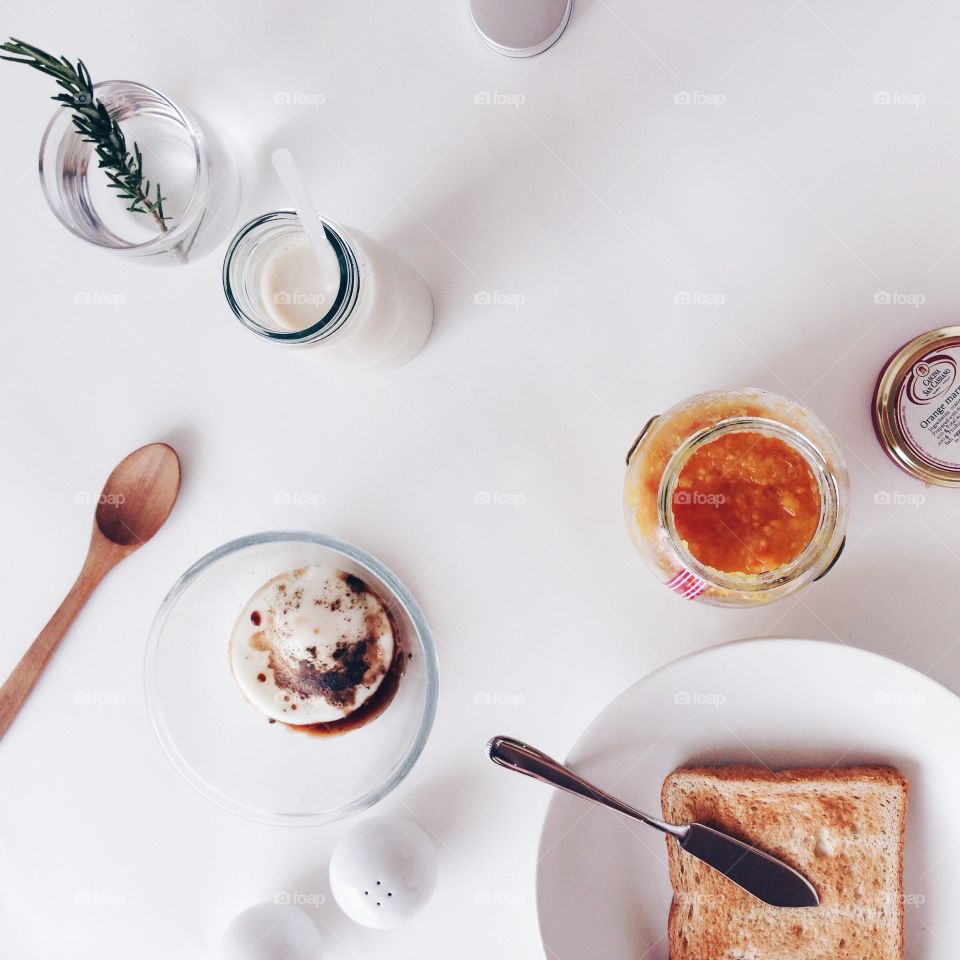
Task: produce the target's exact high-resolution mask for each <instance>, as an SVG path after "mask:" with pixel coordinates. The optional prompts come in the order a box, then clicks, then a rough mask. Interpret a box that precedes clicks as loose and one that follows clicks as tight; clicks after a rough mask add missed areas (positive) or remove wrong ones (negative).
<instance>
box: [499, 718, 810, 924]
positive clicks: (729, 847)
mask: <svg viewBox="0 0 960 960" xmlns="http://www.w3.org/2000/svg"><path fill="white" fill-rule="evenodd" d="M487 752H488V754H489V755H490V759H491V760H492V761H493V762H494V763H496V764H499V765H500V766H501V767H506V768H507V769H508V770H514V771H516V772H517V773H522V774H525V775H526V776H528V777H533V779H534V780H539V781H540V782H541V783H547V784H550V786H553V787H558V788H559V789H560V790H566V791H567V793H572V794H575V795H576V796H578V797H583V799H584V800H591V801H592V802H593V803H598V804H600V806H602V807H609V808H610V809H611V810H615V811H616V812H617V813H622V814H623V815H624V816H627V817H630V818H632V819H633V820H639V821H640V822H641V823H645V824H646V825H647V826H648V827H653V828H654V829H655V830H659V831H661V832H662V833H666V834H668V835H669V836H671V837H673V838H674V839H675V840H676V841H677V843H678V844H679V845H680V849H681V850H684V851H686V852H687V853H689V854H691V855H692V856H694V857H696V858H697V859H698V860H702V861H703V862H704V863H705V864H707V866H709V867H713V869H714V870H719V871H720V873H722V874H723V875H724V876H725V877H727V878H728V879H730V880H732V881H733V882H734V883H735V884H736V885H737V886H738V887H741V888H742V889H743V890H746V891H747V893H749V894H751V895H752V896H754V897H756V898H757V899H758V900H762V901H763V902H764V903H769V904H770V905H771V906H774V907H816V906H819V904H820V898H819V897H818V896H817V891H816V890H814V889H813V886H812V885H811V884H810V882H809V881H808V880H807V879H806V878H805V877H804V876H802V875H801V874H799V873H797V871H796V870H794V869H793V868H792V867H788V866H787V865H786V864H785V863H783V862H782V861H780V860H778V859H777V858H776V857H771V856H770V854H768V853H764V852H763V851H762V850H757V848H756V847H751V846H750V845H749V844H747V843H742V842H741V841H740V840H736V839H734V838H733V837H731V836H729V835H728V834H726V833H722V832H721V831H720V830H714V829H713V828H712V827H708V826H705V825H704V824H702V823H688V824H683V825H682V826H676V825H674V824H672V823H664V822H663V821H662V820H658V819H657V818H656V817H651V816H648V815H647V814H645V813H641V812H640V811H639V810H634V808H633V807H630V806H628V805H627V804H625V803H623V802H622V801H620V800H617V799H616V798H615V797H611V796H610V795H609V794H607V793H604V792H603V791H602V790H600V789H598V788H597V787H595V786H594V785H593V784H592V783H588V782H587V781H586V780H584V779H583V777H580V776H578V775H577V774H575V773H574V772H573V771H572V770H570V769H569V768H568V767H565V766H564V765H563V764H562V763H557V761H556V760H553V759H551V758H550V757H548V756H547V755H546V754H545V753H541V751H539V750H537V749H535V748H534V747H530V746H528V745H527V744H525V743H521V742H520V741H519V740H514V739H513V738H512V737H494V738H493V739H492V740H491V741H490V742H489V743H488V744H487Z"/></svg>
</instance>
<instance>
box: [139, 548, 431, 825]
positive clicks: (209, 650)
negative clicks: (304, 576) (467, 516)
mask: <svg viewBox="0 0 960 960" xmlns="http://www.w3.org/2000/svg"><path fill="white" fill-rule="evenodd" d="M324 563H326V564H332V565H333V566H336V567H338V568H339V569H341V570H345V571H346V572H348V573H352V574H355V575H356V576H358V577H360V579H362V580H363V581H364V582H366V583H367V584H368V585H369V586H370V587H371V588H372V590H373V591H374V592H375V593H376V594H377V596H379V597H380V599H381V600H382V601H383V603H384V604H385V605H386V606H387V607H388V609H389V611H390V614H391V616H392V618H393V623H394V626H395V627H396V630H397V633H398V635H399V639H400V643H401V649H402V650H403V651H404V654H405V655H406V656H407V662H406V667H405V671H404V674H403V676H402V677H401V679H400V682H399V685H398V687H397V691H396V694H395V696H394V697H393V699H392V700H391V701H390V703H389V705H388V706H387V707H386V709H385V710H384V711H383V713H382V714H380V715H379V716H377V717H375V718H374V719H372V720H370V721H369V722H368V723H366V724H365V725H363V726H361V727H358V728H356V729H354V730H351V731H349V732H347V733H344V734H341V735H339V736H314V735H311V734H310V733H309V732H307V731H304V730H297V729H295V728H291V727H289V726H287V725H285V724H282V723H270V722H269V721H268V719H267V718H266V716H264V715H263V714H262V713H260V712H259V711H258V710H257V709H256V708H255V707H254V706H253V705H252V704H251V703H249V702H248V701H247V699H246V698H245V697H244V695H243V694H242V693H241V691H240V688H239V686H237V683H236V681H235V680H234V678H233V674H232V672H231V667H230V656H229V641H230V633H231V631H232V629H233V625H234V622H235V621H236V618H237V616H238V614H239V613H240V611H241V609H242V608H243V606H244V605H245V604H246V603H247V601H248V600H249V599H250V597H251V596H253V594H254V593H255V592H256V591H257V589H258V588H259V587H261V586H262V585H263V584H264V583H266V582H267V581H268V580H270V579H271V578H272V577H274V576H276V575H277V574H279V573H283V572H284V571H287V570H293V569H296V568H297V567H302V566H306V565H309V564H324ZM144 684H145V688H146V701H147V709H148V710H149V713H150V719H151V721H152V722H153V727H154V730H155V731H156V733H157V737H158V738H159V739H160V743H161V744H162V746H163V749H164V751H165V752H166V754H167V756H168V757H169V758H170V760H171V761H172V763H173V765H174V766H175V767H176V768H177V770H179V772H180V773H181V774H182V775H183V776H184V777H185V778H186V780H187V781H188V782H189V783H190V784H191V785H192V786H193V787H195V788H196V789H197V790H198V791H199V792H200V793H202V794H203V795H204V796H205V797H207V798H208V799H210V800H212V801H213V802H214V803H217V804H219V805H220V806H221V807H223V808H224V809H226V810H229V811H231V812H232V813H236V814H239V815H240V816H243V817H247V818H248V819H250V820H256V821H259V822H261V823H271V824H282V825H290V826H315V825H317V824H322V823H328V822H330V821H333V820H339V819H341V818H343V817H347V816H351V815H353V814H356V813H359V812H360V811H362V810H366V809H367V808H369V807H371V806H373V804H375V803H377V802H378V801H379V800H382V799H383V797H385V796H386V795H387V794H388V793H389V792H390V791H391V790H393V789H394V787H396V786H397V784H399V783H400V781H401V780H403V778H404V777H405V776H406V775H407V774H408V773H409V772H410V770H411V769H412V768H413V765H414V764H415V763H416V761H417V758H418V757H419V756H420V754H421V752H422V751H423V748H424V745H425V744H426V741H427V737H428V736H429V734H430V729H431V727H432V726H433V720H434V716H435V714H436V708H437V693H438V669H437V655H436V649H435V647H434V644H433V640H432V638H431V636H430V630H429V628H428V626H427V622H426V620H425V619H424V616H423V613H422V612H421V610H420V608H419V606H417V603H416V601H415V600H414V599H413V597H412V596H411V595H410V593H409V591H408V590H407V589H406V587H404V585H403V584H402V583H401V582H400V581H399V580H398V579H397V577H396V576H395V575H394V574H393V573H391V571H390V570H388V569H387V568H386V567H385V566H384V565H383V564H382V563H380V562H379V561H378V560H376V559H374V558H373V557H372V556H370V555H369V554H368V553H366V552H364V551H363V550H360V549H358V548H357V547H354V546H351V545H350V544H348V543H343V542H342V541H339V540H335V539H334V538H333V537H326V536H323V535H321V534H315V533H305V532H268V533H258V534H253V535H252V536H248V537H241V538H240V539H239V540H232V541H231V542H230V543H226V544H224V545H223V546H222V547H218V548H217V549H216V550H214V551H212V552H211V553H208V554H207V555H206V556H205V557H203V558H202V559H200V560H198V561H197V562H196V563H195V564H194V565H193V566H192V567H190V569H189V570H187V572H186V573H185V574H183V576H182V577H180V579H179V580H178V581H177V582H176V583H175V584H174V585H173V588H172V589H171V591H170V593H169V594H167V597H166V599H165V600H164V601H163V603H162V604H161V605H160V609H159V610H158V611H157V615H156V618H155V619H154V622H153V626H152V627H151V630H150V638H149V641H148V643H147V655H146V662H145V664H144Z"/></svg>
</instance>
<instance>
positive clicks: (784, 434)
mask: <svg viewBox="0 0 960 960" xmlns="http://www.w3.org/2000/svg"><path fill="white" fill-rule="evenodd" d="M731 433H761V434H763V435H765V436H772V437H775V438H776V439H778V440H781V441H783V442H784V443H786V444H787V445H788V446H790V447H791V448H792V449H793V450H796V451H797V452H798V453H799V454H800V455H801V456H802V457H803V458H804V461H805V462H806V463H807V465H808V466H809V467H810V469H811V471H812V472H813V475H814V478H815V479H816V481H817V488H818V490H819V493H820V517H819V519H818V521H817V527H816V530H815V531H814V533H813V536H812V537H811V538H810V541H809V543H807V545H806V546H805V547H804V548H803V550H802V551H801V552H800V553H799V554H797V556H796V557H794V558H793V559H792V560H791V561H790V562H789V563H787V564H784V565H782V566H780V567H776V568H775V569H773V570H768V571H766V572H764V573H759V574H747V573H740V574H737V573H727V572H725V571H722V570H717V569H715V568H713V567H710V566H707V565H706V564H704V563H702V562H701V561H699V560H698V559H697V558H696V557H695V556H694V555H693V554H692V553H691V552H690V550H689V549H688V548H687V546H686V544H685V543H684V542H683V540H682V539H681V537H680V535H679V533H678V532H677V529H676V523H675V520H674V516H673V509H672V503H673V497H674V490H675V487H676V484H677V481H678V480H679V478H680V473H681V471H682V470H683V467H684V466H685V465H686V463H687V461H688V460H689V458H690V457H691V456H692V455H693V453H694V452H695V451H696V450H698V449H700V447H702V446H704V445H705V444H707V443H710V442H711V441H713V440H716V439H718V438H719V437H721V436H725V435H727V434H731ZM840 502H841V495H840V489H839V484H838V482H837V478H836V476H835V475H834V472H833V470H832V469H831V466H830V461H829V459H828V458H827V456H826V455H825V454H824V453H823V451H822V450H821V449H820V447H819V446H817V444H815V443H814V442H813V441H812V440H810V438H809V437H807V436H805V435H804V434H803V433H802V432H801V431H799V430H797V429H796V428H795V427H791V426H789V425H788V424H785V423H781V422H780V421H779V420H773V419H771V418H769V417H757V416H742V417H729V418H726V419H724V420H719V421H717V422H716V423H713V424H710V425H709V426H706V427H703V428H701V429H700V430H698V431H697V432H696V433H693V434H691V435H690V436H689V437H687V438H686V439H685V440H684V441H683V442H682V443H681V444H680V445H679V446H678V447H677V448H676V450H674V452H673V453H672V454H671V456H670V458H669V460H668V461H667V464H666V466H665V467H664V469H663V474H662V475H661V477H660V485H659V488H658V491H657V514H658V519H659V523H660V526H661V528H662V529H663V530H664V531H665V532H666V535H667V538H668V540H669V542H670V545H671V547H672V548H673V550H674V551H675V552H676V554H677V557H678V558H679V560H680V563H681V564H682V565H683V566H684V567H685V568H686V569H687V570H689V571H690V572H691V573H692V574H694V575H695V576H696V577H698V578H699V579H700V580H702V581H703V582H704V583H705V584H706V585H707V586H709V587H715V588H717V589H720V590H736V591H740V592H745V593H759V592H763V591H765V590H771V589H773V588H776V587H781V586H784V585H786V584H788V583H792V582H794V581H796V580H798V579H800V578H801V577H803V576H804V575H806V574H808V573H809V572H810V571H811V570H814V569H815V568H816V567H817V566H818V565H819V564H821V561H822V560H823V557H824V552H825V550H826V549H827V548H829V547H830V546H831V543H832V541H833V540H834V539H835V534H836V531H837V528H838V525H839V515H840ZM842 547H843V543H842V542H841V543H840V544H838V545H837V547H836V549H835V550H834V551H833V552H832V553H831V554H830V556H829V558H828V560H827V562H826V563H825V564H823V569H822V570H821V571H819V574H818V576H822V575H823V574H824V573H826V572H827V570H829V569H830V567H831V566H832V565H833V563H834V562H835V560H836V559H837V557H839V555H840V550H841V549H842Z"/></svg>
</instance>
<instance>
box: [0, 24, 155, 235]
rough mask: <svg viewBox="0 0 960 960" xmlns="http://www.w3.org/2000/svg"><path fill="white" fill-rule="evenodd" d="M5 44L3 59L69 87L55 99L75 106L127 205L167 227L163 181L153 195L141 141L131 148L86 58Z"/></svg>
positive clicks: (76, 120) (77, 125)
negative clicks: (99, 95) (96, 89)
mask: <svg viewBox="0 0 960 960" xmlns="http://www.w3.org/2000/svg"><path fill="white" fill-rule="evenodd" d="M0 50H2V51H3V52H4V54H6V55H4V54H0V60H9V61H10V62H11V63H22V64H24V65H25V66H28V67H32V68H33V69H34V70H39V71H40V72H41V73H43V74H46V75H47V76H50V77H53V79H54V80H55V81H56V83H57V86H58V87H60V88H61V89H62V90H63V91H64V92H63V93H58V94H57V95H56V96H53V97H51V98H50V99H51V100H54V101H56V102H57V103H59V104H60V106H62V107H65V108H67V109H69V110H71V111H72V116H71V120H72V121H73V126H74V129H75V130H76V131H77V132H78V133H79V134H80V135H81V136H82V138H83V140H84V142H86V143H92V144H93V145H94V147H95V150H96V153H97V165H98V167H100V168H101V169H102V170H103V171H104V174H105V175H106V177H107V179H108V183H107V186H108V187H109V188H110V189H112V190H116V191H117V196H118V197H119V198H121V199H122V200H124V201H126V200H130V201H131V203H130V206H128V207H127V208H126V209H128V210H130V211H131V212H133V213H145V214H147V215H149V216H151V217H153V219H154V220H155V221H156V223H157V225H158V226H159V227H160V229H161V230H163V231H166V229H167V225H166V221H167V219H168V218H167V217H166V216H164V213H163V201H164V200H165V199H166V198H165V197H164V196H163V195H162V194H161V192H160V184H159V183H158V184H156V185H155V196H154V198H153V199H151V182H150V181H149V180H146V181H144V176H143V156H142V155H141V153H140V147H139V145H138V144H137V143H136V142H134V144H133V149H132V152H131V151H129V150H128V149H127V141H126V138H125V137H124V134H123V130H122V129H121V128H120V124H119V123H117V121H116V120H114V119H113V117H112V116H111V115H110V111H109V110H107V108H106V106H105V105H104V103H103V102H102V101H101V100H98V99H97V97H96V95H95V93H94V90H93V79H92V77H91V76H90V71H89V70H88V69H87V66H86V64H85V63H84V62H83V61H82V60H78V61H77V63H76V66H74V65H73V64H72V63H71V62H70V61H69V60H68V59H67V58H66V57H60V58H59V59H57V58H56V57H54V56H51V55H50V54H49V53H46V52H45V51H43V50H41V49H40V48H39V47H34V46H32V45H31V44H29V43H24V41H22V40H18V39H17V38H16V37H11V38H10V39H9V40H8V41H7V42H6V43H2V44H0Z"/></svg>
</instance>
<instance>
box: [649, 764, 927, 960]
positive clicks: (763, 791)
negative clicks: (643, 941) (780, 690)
mask: <svg viewBox="0 0 960 960" xmlns="http://www.w3.org/2000/svg"><path fill="white" fill-rule="evenodd" d="M907 792H908V787H907V781H906V780H905V779H904V778H903V776H902V775H901V774H900V773H899V772H898V771H897V770H895V769H893V768H892V767H881V766H875V767H847V768H840V769H835V770H821V769H803V770H784V771H781V772H779V773H772V772H771V771H769V770H768V769H767V768H765V767H752V766H730V767H693V768H688V769H681V770H677V771H675V772H674V773H671V774H670V776H668V777H667V779H666V780H665V781H664V784H663V791H662V794H661V804H662V807H663V816H664V819H665V820H667V821H668V822H669V823H679V824H682V823H692V822H694V821H698V822H700V823H705V824H707V825H708V826H711V827H716V828H717V829H719V830H723V831H725V832H726V833H729V834H731V835H732V836H734V837H737V838H738V839H740V840H744V841H746V842H747V843H750V844H752V845H754V846H756V847H758V848H759V849H761V850H764V851H766V852H767V853H771V854H773V855H774V856H775V857H778V858H779V859H780V860H783V862H784V863H786V864H788V865H789V866H791V867H793V868H794V869H795V870H799V871H800V873H802V874H803V875H804V876H805V877H806V878H807V880H809V881H810V882H811V883H812V884H813V886H814V888H815V889H816V891H817V895H818V896H819V898H820V906H818V907H802V908H792V909H791V908H784V907H771V906H768V905H767V904H764V903H761V902H760V901H759V900H756V899H755V898H754V897H751V896H750V894H748V893H746V892H745V891H743V890H741V889H740V888H739V887H737V886H736V885H735V884H733V883H731V882H730V881H729V880H727V878H726V877H724V876H722V875H721V874H719V873H717V871H715V870H713V869H711V868H710V867H708V866H707V865H706V864H704V863H702V862H701V861H699V860H697V859H696V858H695V857H693V856H691V855H690V854H687V853H684V852H683V851H682V850H681V849H680V847H679V845H678V843H677V842H676V841H675V840H674V839H673V838H672V837H668V838H667V849H668V852H669V862H670V882H671V883H672V885H673V903H672V904H671V906H670V917H669V921H668V938H669V942H670V958H671V960H786V958H790V960H901V958H902V957H903V838H904V829H905V825H906V813H907Z"/></svg>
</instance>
